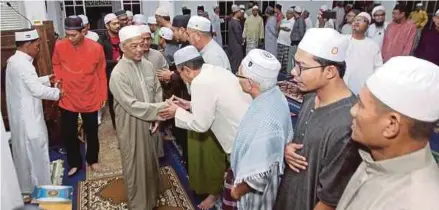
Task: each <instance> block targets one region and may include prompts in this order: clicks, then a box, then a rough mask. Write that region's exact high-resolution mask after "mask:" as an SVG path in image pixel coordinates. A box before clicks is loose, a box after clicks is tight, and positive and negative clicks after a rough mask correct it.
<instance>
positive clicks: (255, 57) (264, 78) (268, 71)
mask: <svg viewBox="0 0 439 210" xmlns="http://www.w3.org/2000/svg"><path fill="white" fill-rule="evenodd" d="M241 65H242V76H244V77H248V78H250V79H252V80H254V81H256V82H258V83H259V85H260V86H261V88H264V89H269V88H271V87H273V86H275V85H276V83H277V76H278V74H279V70H280V68H281V64H280V63H279V61H278V60H277V58H276V56H274V55H273V54H271V53H269V52H267V51H265V50H261V49H253V50H251V51H250V52H249V53H248V54H247V56H245V58H244V59H243V60H242V62H241Z"/></svg>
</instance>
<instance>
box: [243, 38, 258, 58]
mask: <svg viewBox="0 0 439 210" xmlns="http://www.w3.org/2000/svg"><path fill="white" fill-rule="evenodd" d="M245 43H246V45H245V54H246V55H247V54H248V52H250V51H251V50H253V49H256V48H258V46H259V41H258V40H253V39H250V38H247V39H246V40H245Z"/></svg>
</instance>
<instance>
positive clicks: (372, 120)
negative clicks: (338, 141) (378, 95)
mask: <svg viewBox="0 0 439 210" xmlns="http://www.w3.org/2000/svg"><path fill="white" fill-rule="evenodd" d="M379 103H381V102H379V101H377V100H376V99H375V97H374V96H373V95H372V93H371V92H370V91H369V89H368V88H367V87H363V89H362V90H361V91H360V94H359V97H358V102H357V104H355V105H354V106H353V107H352V108H351V111H350V112H351V115H352V118H353V119H352V125H351V128H352V134H351V136H352V139H353V140H354V141H356V142H358V143H360V144H363V145H365V146H367V147H369V148H381V147H383V146H385V143H386V141H385V140H383V139H384V138H383V137H384V135H386V128H387V126H389V122H390V121H389V118H388V117H389V114H388V113H383V111H382V110H381V109H382V108H380V107H379V106H381V105H380V104H379Z"/></svg>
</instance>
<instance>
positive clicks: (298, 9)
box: [294, 6, 303, 13]
mask: <svg viewBox="0 0 439 210" xmlns="http://www.w3.org/2000/svg"><path fill="white" fill-rule="evenodd" d="M294 11H295V12H297V13H302V11H303V10H302V8H301V7H300V6H296V7H294Z"/></svg>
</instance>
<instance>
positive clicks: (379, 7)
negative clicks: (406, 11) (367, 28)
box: [372, 5, 386, 15]
mask: <svg viewBox="0 0 439 210" xmlns="http://www.w3.org/2000/svg"><path fill="white" fill-rule="evenodd" d="M378 11H383V12H386V8H384V6H383V5H379V6H376V7H374V8H373V10H372V15H375V12H378Z"/></svg>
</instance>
